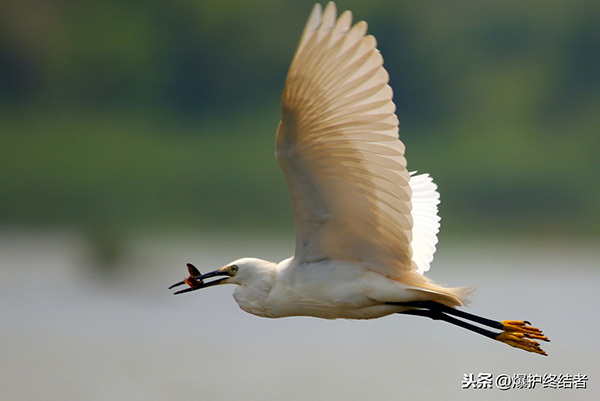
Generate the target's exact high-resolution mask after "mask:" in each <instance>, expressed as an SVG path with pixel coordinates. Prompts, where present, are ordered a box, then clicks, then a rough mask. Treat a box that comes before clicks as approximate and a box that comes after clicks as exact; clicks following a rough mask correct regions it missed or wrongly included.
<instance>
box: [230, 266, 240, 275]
mask: <svg viewBox="0 0 600 401" xmlns="http://www.w3.org/2000/svg"><path fill="white" fill-rule="evenodd" d="M229 270H231V272H232V273H237V271H238V267H237V266H236V265H231V267H230V268H229Z"/></svg>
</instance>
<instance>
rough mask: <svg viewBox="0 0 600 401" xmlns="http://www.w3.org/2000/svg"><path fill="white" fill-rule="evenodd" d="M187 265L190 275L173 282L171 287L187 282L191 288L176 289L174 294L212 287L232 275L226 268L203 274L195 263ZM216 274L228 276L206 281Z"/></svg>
mask: <svg viewBox="0 0 600 401" xmlns="http://www.w3.org/2000/svg"><path fill="white" fill-rule="evenodd" d="M186 266H187V269H188V273H189V274H190V275H189V277H187V278H185V279H184V280H183V281H180V282H178V283H175V284H173V285H172V286H170V287H169V289H172V288H175V287H179V286H180V285H184V284H187V285H188V286H189V288H186V289H184V290H179V291H176V292H175V293H173V295H177V294H183V293H186V292H190V291H196V290H199V289H201V288H206V287H212V286H213V285H217V284H221V283H222V282H223V281H225V280H227V279H228V278H229V277H231V276H230V274H229V273H228V272H227V270H225V269H218V270H215V271H212V272H210V273H206V274H201V273H200V270H198V269H197V268H196V266H194V265H193V264H191V263H188V264H187V265H186ZM215 276H227V277H224V278H220V279H218V280H214V281H211V282H209V283H205V282H204V279H205V278H209V277H215Z"/></svg>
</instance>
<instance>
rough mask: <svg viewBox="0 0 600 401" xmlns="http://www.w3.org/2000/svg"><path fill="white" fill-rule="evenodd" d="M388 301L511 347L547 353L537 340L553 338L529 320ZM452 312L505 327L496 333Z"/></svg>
mask: <svg viewBox="0 0 600 401" xmlns="http://www.w3.org/2000/svg"><path fill="white" fill-rule="evenodd" d="M388 304H390V305H398V306H406V307H410V308H414V309H408V310H406V311H404V312H399V313H401V314H405V315H415V316H424V317H429V318H431V319H435V320H443V321H445V322H448V323H451V324H454V325H456V326H459V327H462V328H465V329H467V330H470V331H473V332H475V333H477V334H481V335H484V336H486V337H488V338H491V339H494V340H498V341H501V342H503V343H506V344H508V345H510V346H513V347H516V348H521V349H524V350H525V351H530V352H535V353H538V354H541V355H547V354H546V352H544V351H543V350H542V349H541V347H540V345H539V343H538V342H537V341H535V340H543V341H550V340H548V337H546V336H544V335H543V334H542V331H541V330H539V329H537V328H535V327H531V326H528V325H529V324H531V323H529V322H527V321H520V320H503V321H501V322H500V321H496V320H491V319H486V318H484V317H481V316H477V315H473V314H471V313H467V312H464V311H461V310H457V309H454V308H452V307H449V306H447V305H444V304H441V303H439V302H435V301H411V302H388ZM449 315H454V316H458V317H461V318H463V319H467V320H470V321H472V322H476V323H479V324H482V325H485V326H489V327H492V328H495V329H498V330H502V332H500V333H497V332H494V331H491V330H487V329H484V328H481V327H479V326H475V325H473V324H471V323H467V322H465V321H463V320H460V319H456V318H454V317H452V316H449Z"/></svg>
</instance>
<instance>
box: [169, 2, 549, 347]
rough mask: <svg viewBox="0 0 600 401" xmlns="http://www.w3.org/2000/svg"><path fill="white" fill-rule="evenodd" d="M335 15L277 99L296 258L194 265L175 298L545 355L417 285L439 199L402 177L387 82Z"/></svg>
mask: <svg viewBox="0 0 600 401" xmlns="http://www.w3.org/2000/svg"><path fill="white" fill-rule="evenodd" d="M336 14H337V13H336V8H335V5H334V3H332V2H330V3H329V4H328V5H327V7H326V8H325V10H322V9H321V6H320V4H316V5H315V6H314V8H313V10H312V12H311V14H310V16H309V19H308V22H307V24H306V27H305V28H304V32H303V34H302V37H301V39H300V44H299V45H298V49H297V50H296V53H295V55H294V58H293V60H292V63H291V65H290V69H289V72H288V75H287V78H286V81H285V86H284V90H283V94H282V98H281V101H282V107H281V122H280V124H279V128H278V130H277V136H276V157H277V161H278V162H279V165H280V166H281V168H282V170H283V172H284V175H285V178H286V181H287V184H288V188H289V191H290V195H291V200H292V206H293V210H294V218H295V225H296V247H295V254H294V256H293V257H292V258H289V259H286V260H284V261H282V262H280V263H278V264H275V263H272V262H267V261H264V260H260V259H253V258H243V259H239V260H237V261H235V262H232V263H230V264H228V265H226V266H225V267H222V268H221V269H218V270H215V271H213V272H210V273H208V274H204V275H202V274H200V272H199V271H198V270H197V269H196V268H195V267H194V266H193V265H191V264H190V265H188V269H189V273H190V277H188V278H187V279H186V280H184V281H182V282H179V283H177V284H174V285H173V286H171V288H173V287H175V286H178V285H182V284H188V285H189V287H190V288H187V289H184V290H181V291H178V292H177V293H182V292H189V291H194V290H197V289H200V288H206V287H209V286H214V285H218V284H224V283H231V284H237V285H238V287H237V288H236V290H235V291H234V298H235V300H236V301H237V302H238V304H239V306H240V307H241V308H242V309H243V310H245V311H247V312H249V313H253V314H255V315H258V316H262V317H271V318H276V317H285V316H298V315H306V316H315V317H320V318H327V319H335V318H347V319H371V318H377V317H381V316H385V315H389V314H392V313H402V314H410V315H418V316H426V317H430V318H433V319H439V320H445V321H447V322H450V323H452V324H455V325H458V326H461V327H463V328H466V329H468V330H471V331H474V332H477V333H479V334H482V335H484V336H487V337H489V338H493V339H496V340H499V341H502V342H505V343H507V344H509V345H512V346H515V347H518V348H522V349H525V350H527V351H532V352H536V353H539V354H544V355H545V352H544V351H542V350H541V348H540V346H539V344H538V342H537V341H536V340H547V338H546V337H545V336H543V334H542V333H541V331H540V330H538V329H536V328H534V327H531V326H529V323H528V322H525V321H501V322H499V321H494V320H490V319H485V318H482V317H479V316H476V315H472V314H469V313H466V312H464V311H460V310H458V309H456V307H458V306H462V305H463V304H464V303H465V297H466V295H467V293H468V291H467V290H466V289H465V288H447V287H443V286H440V285H437V284H435V283H433V282H432V281H431V280H429V279H428V278H426V277H425V276H424V275H423V273H424V272H425V271H427V270H428V269H429V264H430V263H431V261H432V259H433V254H434V252H435V245H436V243H437V237H436V234H437V233H438V230H439V217H438V216H437V205H438V203H439V194H438V193H437V191H436V186H435V184H433V181H432V180H431V178H430V177H429V176H428V175H426V174H422V175H414V174H412V173H409V171H408V170H407V168H406V159H405V157H404V145H403V144H402V142H401V141H400V140H399V138H398V118H397V117H396V115H395V114H394V112H395V105H394V103H393V101H392V89H391V88H390V86H389V85H388V80H389V77H388V73H387V71H386V70H385V69H384V68H383V58H382V56H381V54H380V53H379V51H378V50H377V47H376V46H377V44H376V40H375V38H374V37H373V36H371V35H367V33H366V32H367V24H366V23H365V22H362V21H361V22H358V23H356V24H355V25H352V14H351V13H350V12H349V11H345V12H344V13H342V14H341V15H340V16H339V17H337V15H336ZM216 276H223V277H222V278H219V279H217V280H213V281H210V282H205V281H204V280H205V279H207V278H210V277H216ZM453 316H457V317H460V318H462V319H466V320H469V321H471V322H475V323H478V324H480V325H484V326H489V327H492V328H494V329H497V330H500V331H499V332H496V331H491V330H488V329H484V328H482V327H480V326H476V325H474V324H472V323H469V322H466V321H465V320H461V319H457V318H455V317H453Z"/></svg>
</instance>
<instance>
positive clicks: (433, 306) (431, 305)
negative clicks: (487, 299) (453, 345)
mask: <svg viewBox="0 0 600 401" xmlns="http://www.w3.org/2000/svg"><path fill="white" fill-rule="evenodd" d="M389 304H391V305H398V306H410V307H414V308H424V309H429V310H434V311H440V312H444V313H447V314H449V315H454V316H458V317H462V318H463V319H467V320H470V321H472V322H476V323H479V324H483V325H485V326H489V327H492V328H494V329H498V330H504V325H503V324H502V323H501V322H498V321H496V320H492V319H487V318H485V317H481V316H477V315H473V314H472V313H467V312H463V311H461V310H458V309H454V308H451V307H450V306H446V305H444V304H441V303H439V302H435V301H411V302H389ZM526 323H529V322H526Z"/></svg>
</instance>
